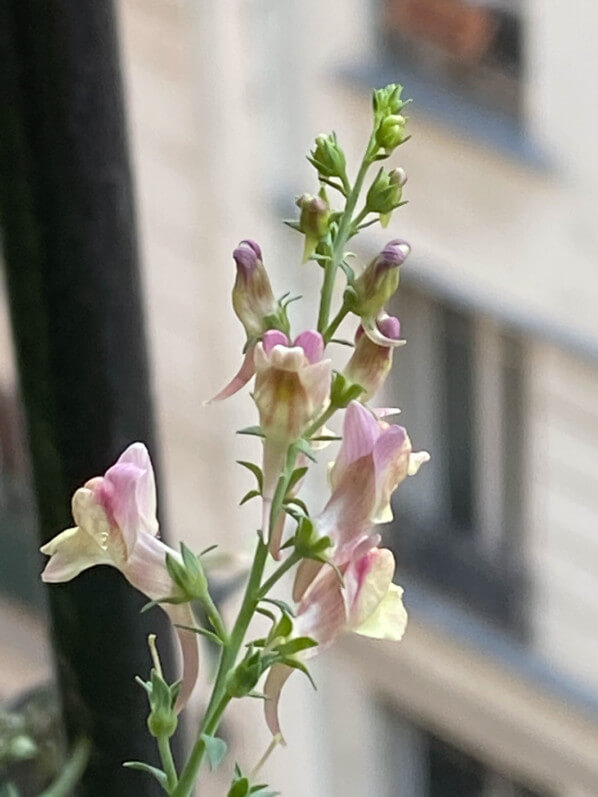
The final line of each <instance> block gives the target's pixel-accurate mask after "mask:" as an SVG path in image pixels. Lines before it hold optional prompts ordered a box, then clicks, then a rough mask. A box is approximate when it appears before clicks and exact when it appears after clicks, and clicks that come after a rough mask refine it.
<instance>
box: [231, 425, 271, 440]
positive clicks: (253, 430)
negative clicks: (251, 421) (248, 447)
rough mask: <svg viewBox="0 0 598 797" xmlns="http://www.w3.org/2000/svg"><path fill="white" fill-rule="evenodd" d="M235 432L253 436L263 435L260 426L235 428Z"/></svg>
mask: <svg viewBox="0 0 598 797" xmlns="http://www.w3.org/2000/svg"><path fill="white" fill-rule="evenodd" d="M237 434H248V435H253V436H254V437H265V436H266V435H265V434H264V432H263V429H262V427H261V426H246V427H245V429H237Z"/></svg>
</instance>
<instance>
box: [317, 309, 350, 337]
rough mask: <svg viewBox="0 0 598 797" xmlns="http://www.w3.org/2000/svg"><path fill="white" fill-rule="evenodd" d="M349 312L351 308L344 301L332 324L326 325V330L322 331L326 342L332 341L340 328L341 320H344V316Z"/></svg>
mask: <svg viewBox="0 0 598 797" xmlns="http://www.w3.org/2000/svg"><path fill="white" fill-rule="evenodd" d="M348 312H349V308H348V307H346V306H345V304H344V303H343V304H342V305H341V308H340V310H339V311H338V313H337V314H336V315H335V316H334V318H333V319H332V321H331V322H330V324H328V326H327V327H326V331H325V332H323V333H322V337H323V338H324V343H329V342H330V339H331V338H332V336H333V335H334V333H335V332H336V330H337V329H338V328H339V326H340V325H341V322H342V321H343V319H344V317H345V316H346V315H347V313H348Z"/></svg>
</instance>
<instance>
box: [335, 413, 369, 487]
mask: <svg viewBox="0 0 598 797" xmlns="http://www.w3.org/2000/svg"><path fill="white" fill-rule="evenodd" d="M380 434H381V430H380V426H379V424H378V421H377V420H376V419H375V418H374V416H373V415H372V414H371V412H370V411H369V410H368V409H366V408H365V407H364V406H363V405H362V404H361V403H360V402H359V401H352V402H351V403H350V404H349V406H348V407H347V411H346V413H345V419H344V422H343V442H342V444H341V447H340V450H339V452H338V457H337V459H336V462H335V463H334V466H333V468H332V472H331V480H332V485H333V486H334V485H335V484H337V483H338V481H339V479H340V478H341V477H342V473H343V471H344V470H345V468H347V467H348V466H349V465H350V464H351V463H352V462H355V461H356V460H358V459H361V457H365V456H367V455H368V454H371V453H372V450H373V448H374V443H375V442H376V440H377V439H378V437H379V436H380Z"/></svg>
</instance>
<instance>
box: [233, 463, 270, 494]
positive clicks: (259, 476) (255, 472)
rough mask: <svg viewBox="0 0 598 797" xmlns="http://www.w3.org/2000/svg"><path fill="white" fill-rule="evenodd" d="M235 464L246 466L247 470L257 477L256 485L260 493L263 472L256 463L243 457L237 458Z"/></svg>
mask: <svg viewBox="0 0 598 797" xmlns="http://www.w3.org/2000/svg"><path fill="white" fill-rule="evenodd" d="M237 465H241V466H242V467H244V468H247V470H249V471H251V473H253V475H254V476H255V478H256V479H257V486H258V487H259V489H260V493H261V491H262V490H263V488H264V474H263V473H262V469H261V468H260V466H259V465H256V463H255V462H247V461H245V460H244V459H238V460H237Z"/></svg>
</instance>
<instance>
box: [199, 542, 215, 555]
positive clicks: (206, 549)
mask: <svg viewBox="0 0 598 797" xmlns="http://www.w3.org/2000/svg"><path fill="white" fill-rule="evenodd" d="M217 547H218V545H216V544H214V545H208V547H207V548H204V549H203V551H200V552H199V553H198V554H197V556H198V557H201V556H205V555H206V554H208V553H212V551H215V550H216V548H217Z"/></svg>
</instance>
